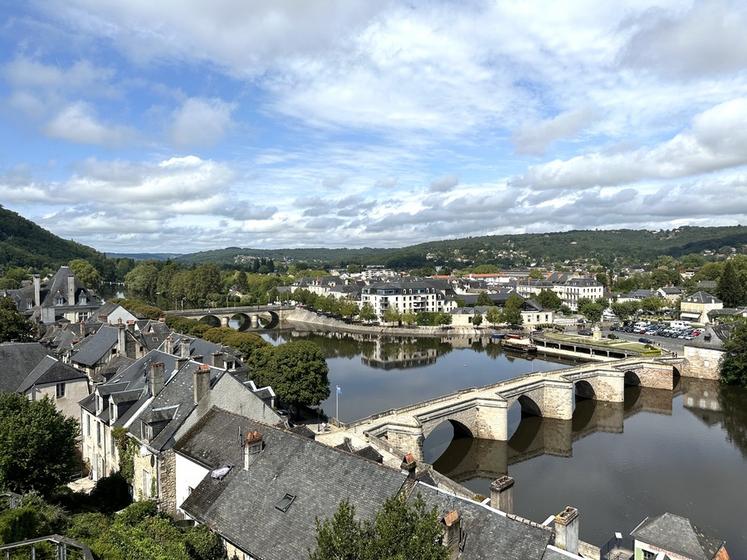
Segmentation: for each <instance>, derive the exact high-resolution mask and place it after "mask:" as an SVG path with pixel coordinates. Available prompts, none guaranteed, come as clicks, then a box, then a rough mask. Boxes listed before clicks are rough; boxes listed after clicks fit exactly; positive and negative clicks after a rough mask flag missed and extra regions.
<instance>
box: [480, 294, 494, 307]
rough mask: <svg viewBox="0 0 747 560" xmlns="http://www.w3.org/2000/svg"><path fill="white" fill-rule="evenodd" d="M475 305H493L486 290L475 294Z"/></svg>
mask: <svg viewBox="0 0 747 560" xmlns="http://www.w3.org/2000/svg"><path fill="white" fill-rule="evenodd" d="M476 305H480V306H485V305H493V300H492V299H490V296H489V295H488V293H487V292H480V293H479V294H478V295H477V304H476Z"/></svg>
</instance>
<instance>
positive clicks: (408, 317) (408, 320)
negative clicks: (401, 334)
mask: <svg viewBox="0 0 747 560" xmlns="http://www.w3.org/2000/svg"><path fill="white" fill-rule="evenodd" d="M417 321H418V315H417V313H413V312H412V311H406V312H405V313H403V314H402V322H403V323H404V324H405V325H415V324H416V323H417Z"/></svg>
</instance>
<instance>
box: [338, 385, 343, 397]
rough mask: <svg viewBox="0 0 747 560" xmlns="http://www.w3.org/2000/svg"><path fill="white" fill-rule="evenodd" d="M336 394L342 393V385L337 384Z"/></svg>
mask: <svg viewBox="0 0 747 560" xmlns="http://www.w3.org/2000/svg"><path fill="white" fill-rule="evenodd" d="M337 394H338V395H342V387H340V386H339V385H337Z"/></svg>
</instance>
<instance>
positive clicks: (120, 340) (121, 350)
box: [117, 319, 127, 356]
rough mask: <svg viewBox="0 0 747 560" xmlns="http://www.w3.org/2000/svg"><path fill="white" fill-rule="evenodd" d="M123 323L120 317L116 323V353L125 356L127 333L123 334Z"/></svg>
mask: <svg viewBox="0 0 747 560" xmlns="http://www.w3.org/2000/svg"><path fill="white" fill-rule="evenodd" d="M126 330H127V329H125V326H124V324H123V323H122V319H120V320H119V323H117V354H119V355H120V356H126V355H127V335H126V334H125V331H126Z"/></svg>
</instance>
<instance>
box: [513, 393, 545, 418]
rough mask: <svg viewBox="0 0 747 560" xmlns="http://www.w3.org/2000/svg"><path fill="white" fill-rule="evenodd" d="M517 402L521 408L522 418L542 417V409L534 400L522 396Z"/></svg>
mask: <svg viewBox="0 0 747 560" xmlns="http://www.w3.org/2000/svg"><path fill="white" fill-rule="evenodd" d="M516 402H518V403H519V406H521V415H522V416H542V409H541V408H540V406H539V405H538V404H537V403H536V402H535V400H534V399H532V398H531V397H529V396H527V395H521V396H519V398H518V399H516Z"/></svg>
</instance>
